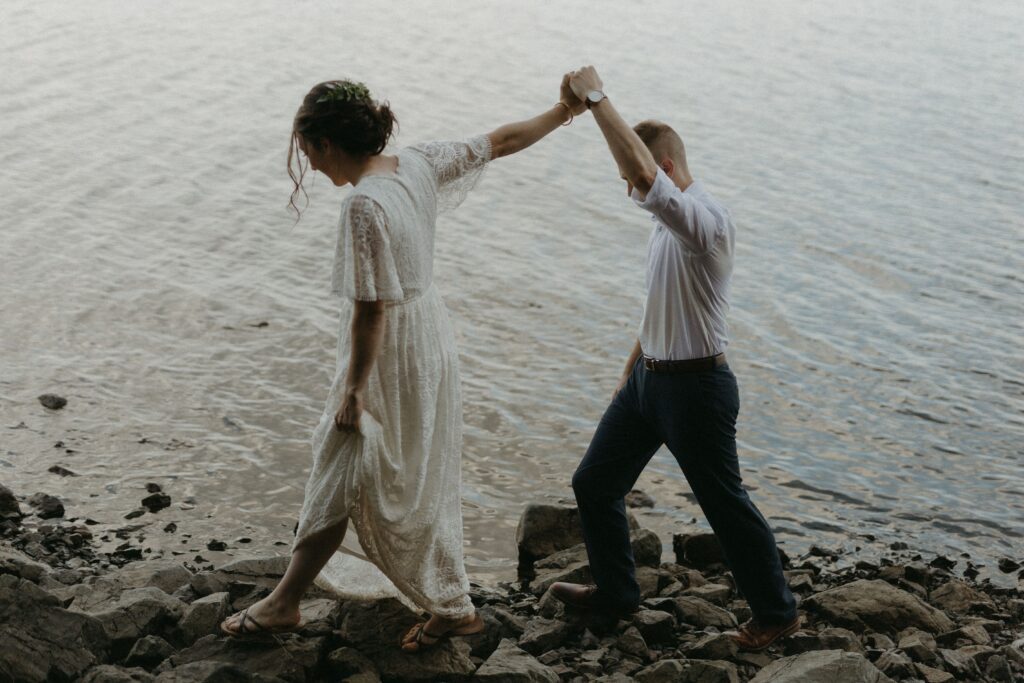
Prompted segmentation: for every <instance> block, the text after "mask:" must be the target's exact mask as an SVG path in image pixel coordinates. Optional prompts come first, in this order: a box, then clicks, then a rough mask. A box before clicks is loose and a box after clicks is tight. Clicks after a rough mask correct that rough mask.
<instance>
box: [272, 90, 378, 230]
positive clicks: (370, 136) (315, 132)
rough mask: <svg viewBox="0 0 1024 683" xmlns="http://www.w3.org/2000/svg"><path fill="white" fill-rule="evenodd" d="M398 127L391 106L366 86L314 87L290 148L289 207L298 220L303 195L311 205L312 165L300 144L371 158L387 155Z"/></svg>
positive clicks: (298, 118)
mask: <svg viewBox="0 0 1024 683" xmlns="http://www.w3.org/2000/svg"><path fill="white" fill-rule="evenodd" d="M397 125H398V119H396V118H395V115H394V113H393V112H392V111H391V107H389V106H388V103H387V102H383V103H381V102H377V101H376V100H374V99H373V98H372V97H371V96H370V91H369V90H368V89H367V88H366V86H365V85H363V84H362V83H359V82H356V81H350V80H340V81H324V82H323V83H317V84H316V85H314V86H313V88H312V90H310V91H309V93H308V94H307V95H306V96H305V97H304V98H303V100H302V105H301V106H300V107H299V110H298V111H297V112H296V113H295V121H294V123H293V124H292V140H291V145H290V146H289V147H288V177H290V178H291V179H292V182H293V183H295V189H293V190H292V195H291V198H290V199H289V201H288V206H290V207H291V209H292V210H293V211H295V214H296V220H298V219H299V218H300V217H301V216H302V211H301V210H300V209H299V207H298V205H297V204H296V203H295V200H296V199H297V198H298V196H299V194H300V193H301V194H302V195H303V196H304V197H305V198H306V203H307V204H308V202H309V197H308V196H307V195H306V190H305V188H304V187H302V179H303V178H304V177H305V175H306V169H307V168H308V162H306V163H304V160H303V155H302V148H301V147H300V144H299V141H300V140H301V141H302V142H303V143H305V144H306V145H312V146H313V147H314V148H315V149H317V150H320V149H322V145H323V141H324V140H327V141H328V142H330V144H331V146H332V147H336V148H338V149H340V150H342V151H344V152H345V153H346V154H350V155H351V156H353V157H368V156H373V155H375V154H380V153H381V152H382V151H384V147H385V146H387V144H388V140H389V139H390V138H391V134H392V132H393V130H394V128H395V127H396V126H397ZM293 161H294V164H293ZM293 166H294V167H296V168H293Z"/></svg>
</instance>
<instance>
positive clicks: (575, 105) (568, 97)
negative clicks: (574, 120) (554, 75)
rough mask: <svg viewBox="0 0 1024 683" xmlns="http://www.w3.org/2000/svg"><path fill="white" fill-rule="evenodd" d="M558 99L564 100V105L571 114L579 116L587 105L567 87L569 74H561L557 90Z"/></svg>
mask: <svg viewBox="0 0 1024 683" xmlns="http://www.w3.org/2000/svg"><path fill="white" fill-rule="evenodd" d="M558 99H559V101H560V102H564V103H565V106H567V107H569V111H571V112H572V115H573V116H579V115H580V114H582V113H583V112H585V111H586V110H587V105H586V104H584V103H583V100H582V99H580V98H579V97H577V96H576V93H574V92H573V91H572V88H571V87H569V74H565V75H564V76H562V87H561V89H560V91H559V98H558Z"/></svg>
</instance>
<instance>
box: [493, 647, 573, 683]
mask: <svg viewBox="0 0 1024 683" xmlns="http://www.w3.org/2000/svg"><path fill="white" fill-rule="evenodd" d="M473 680H474V681H479V682H480V683H559V678H558V675H557V674H556V673H555V672H554V671H552V670H551V669H550V668H549V667H547V666H544V665H543V664H541V663H540V662H538V661H537V660H536V659H534V658H533V657H532V656H531V655H530V654H529V653H527V652H525V651H523V650H521V649H519V648H518V647H516V644H515V642H513V641H512V640H510V639H505V640H502V641H501V644H500V645H498V649H496V650H495V651H494V652H493V653H492V654H491V656H490V657H488V658H487V661H486V662H484V664H483V666H481V667H480V668H479V669H477V671H476V676H475V677H474V678H473Z"/></svg>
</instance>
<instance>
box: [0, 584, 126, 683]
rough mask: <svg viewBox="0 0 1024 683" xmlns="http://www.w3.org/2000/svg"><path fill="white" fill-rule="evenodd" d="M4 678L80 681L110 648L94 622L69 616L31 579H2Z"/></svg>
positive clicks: (0, 666) (22, 682) (0, 671)
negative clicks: (78, 679)
mask: <svg viewBox="0 0 1024 683" xmlns="http://www.w3.org/2000/svg"><path fill="white" fill-rule="evenodd" d="M0 617H2V618H0V642H2V643H3V644H4V645H3V647H0V678H5V679H6V680H11V681H18V682H19V683H35V682H37V681H40V682H41V681H58V680H61V681H64V680H75V679H77V678H79V677H80V676H81V675H82V674H83V673H85V671H86V670H88V669H89V668H91V667H92V666H94V665H96V664H99V663H101V662H102V661H103V660H104V659H105V658H106V656H107V648H108V646H109V643H108V640H107V637H106V634H105V633H104V631H103V626H102V625H101V624H100V622H99V621H97V620H96V619H94V618H92V617H90V616H88V615H83V614H75V613H73V612H69V611H68V610H66V609H64V608H63V607H62V606H61V603H60V600H59V599H58V598H57V597H56V596H54V595H51V594H50V593H47V592H46V591H44V590H42V589H41V588H39V587H38V586H36V585H35V584H34V583H32V582H31V581H26V580H25V579H21V578H19V577H17V576H14V575H12V574H4V575H0Z"/></svg>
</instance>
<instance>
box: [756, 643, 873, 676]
mask: <svg viewBox="0 0 1024 683" xmlns="http://www.w3.org/2000/svg"><path fill="white" fill-rule="evenodd" d="M750 683H892V679H891V678H889V677H888V676H886V675H885V674H883V673H882V672H881V671H879V670H878V669H877V668H875V666H874V665H873V664H872V663H871V662H869V661H868V660H867V659H865V658H864V657H863V656H862V655H859V654H856V653H853V652H843V651H842V650H823V651H817V652H806V653H804V654H801V655H796V656H794V657H786V658H784V659H779V660H777V661H775V662H772V663H771V664H769V665H768V666H766V667H765V668H763V669H761V670H760V671H759V672H758V673H757V675H756V676H754V677H753V678H752V679H750Z"/></svg>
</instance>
